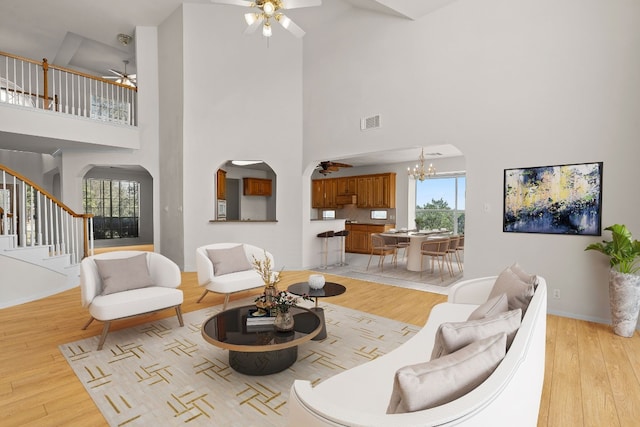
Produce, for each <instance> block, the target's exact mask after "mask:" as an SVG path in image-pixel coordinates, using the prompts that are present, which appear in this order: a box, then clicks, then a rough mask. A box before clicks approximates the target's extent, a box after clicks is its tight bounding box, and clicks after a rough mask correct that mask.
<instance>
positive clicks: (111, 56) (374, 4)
mask: <svg viewBox="0 0 640 427" xmlns="http://www.w3.org/2000/svg"><path fill="white" fill-rule="evenodd" d="M453 1H455V0H323V3H322V5H321V6H318V7H313V8H302V9H294V10H290V11H288V12H287V15H288V16H289V17H291V19H293V20H294V21H295V22H296V23H297V24H298V25H299V26H300V27H302V28H303V29H304V30H305V31H306V32H307V33H309V32H310V31H314V29H317V28H319V27H320V26H322V25H323V24H324V23H326V22H330V20H331V19H332V18H333V17H334V16H336V15H338V14H340V13H341V11H343V10H345V9H346V8H353V7H355V8H360V9H367V10H368V11H373V12H376V13H385V14H389V15H393V16H398V17H402V18H403V19H419V18H420V17H422V16H424V15H425V14H427V13H430V12H432V11H433V10H435V9H438V8H440V7H443V6H446V5H447V4H449V3H451V2H453ZM182 3H200V4H210V5H211V7H217V8H237V9H238V20H239V21H242V22H244V20H243V19H242V14H243V10H242V8H240V7H237V6H229V5H219V4H212V3H211V1H210V0H134V1H131V0H109V1H101V2H97V1H87V0H55V1H50V0H2V8H1V9H2V12H1V13H0V51H4V52H8V53H11V54H15V55H20V56H24V57H26V58H31V59H38V60H39V59H42V58H47V59H48V60H49V62H50V63H53V64H56V65H60V66H64V67H69V68H73V69H76V70H79V71H82V72H85V73H89V74H93V75H97V76H103V75H110V73H109V71H108V70H109V69H110V68H111V69H116V70H119V71H124V64H123V61H124V60H128V61H129V64H128V65H127V73H128V74H134V73H135V72H136V64H135V51H134V49H135V42H132V43H130V44H129V45H123V44H122V43H120V42H119V41H118V34H120V33H123V34H128V35H132V36H134V35H135V27H136V26H158V25H159V24H161V23H162V22H163V21H164V20H165V19H166V18H167V17H168V16H169V15H170V14H171V13H173V12H174V11H175V10H176V9H177V8H178V7H179V6H180V4H182ZM0 136H1V135H0ZM1 139H4V138H1ZM24 143H25V142H24V141H23V144H24ZM34 144H35V145H36V146H37V143H35V142H34ZM22 146H23V147H24V145H22ZM442 147H443V148H442V150H439V151H443V156H447V157H448V156H451V155H460V154H459V153H457V154H456V153H455V149H454V148H453V147H449V148H447V146H442ZM452 150H454V151H452ZM419 152H420V147H416V148H415V149H412V150H408V151H406V152H405V151H393V152H386V153H377V154H375V153H374V154H370V155H367V156H358V157H357V158H351V159H327V160H333V161H344V162H349V163H351V164H354V165H356V164H358V165H364V164H372V163H378V164H379V163H383V162H384V163H397V162H401V161H407V160H408V159H414V158H417V156H418V155H419Z"/></svg>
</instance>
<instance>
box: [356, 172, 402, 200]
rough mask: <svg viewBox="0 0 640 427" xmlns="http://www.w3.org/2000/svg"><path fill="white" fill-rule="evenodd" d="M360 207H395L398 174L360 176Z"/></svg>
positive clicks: (358, 193)
mask: <svg viewBox="0 0 640 427" xmlns="http://www.w3.org/2000/svg"><path fill="white" fill-rule="evenodd" d="M357 195H358V203H357V206H358V207H359V208H395V207H396V174H395V173H384V174H376V175H361V176H358V192H357Z"/></svg>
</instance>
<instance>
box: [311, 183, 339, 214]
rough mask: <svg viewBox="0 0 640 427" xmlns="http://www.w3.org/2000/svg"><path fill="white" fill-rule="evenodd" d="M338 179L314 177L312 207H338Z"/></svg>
mask: <svg viewBox="0 0 640 427" xmlns="http://www.w3.org/2000/svg"><path fill="white" fill-rule="evenodd" d="M337 181H338V180H337V179H314V180H313V181H311V184H312V188H311V207H312V208H336V207H338V205H337V203H336V192H337V188H338V182H337Z"/></svg>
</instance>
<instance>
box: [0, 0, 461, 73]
mask: <svg viewBox="0 0 640 427" xmlns="http://www.w3.org/2000/svg"><path fill="white" fill-rule="evenodd" d="M453 1H455V0H324V2H323V4H322V5H321V6H319V7H314V8H304V9H299V10H297V9H295V10H291V11H289V12H288V13H287V14H288V15H290V16H291V17H292V18H293V19H295V21H296V22H297V23H298V24H299V25H300V26H301V27H303V28H304V29H305V31H307V32H309V31H313V29H314V28H318V27H319V25H320V24H321V23H322V22H325V21H326V20H327V19H330V17H331V16H334V15H335V14H337V13H340V11H341V10H343V9H344V8H345V7H357V8H362V9H368V10H371V11H375V12H380V13H386V14H391V15H396V16H400V17H404V18H408V19H419V18H420V17H422V16H424V15H425V14H427V13H429V12H431V11H433V10H435V9H437V8H440V7H442V6H444V5H446V4H448V3H451V2H453ZM182 3H201V4H210V5H211V7H217V8H222V7H225V8H226V7H235V6H227V5H216V4H213V3H211V1H210V0H186V1H185V0H135V1H131V0H109V1H101V2H96V1H86V0H55V1H49V0H2V13H0V50H2V51H4V52H8V53H12V54H15V55H20V56H24V57H27V58H31V59H36V60H40V59H42V58H47V59H48V60H49V62H50V63H53V64H56V65H60V66H66V67H70V68H74V69H79V70H80V71H84V72H88V73H91V74H95V75H102V74H108V70H109V69H110V68H115V69H119V70H122V67H123V63H122V61H123V60H128V61H130V64H129V66H128V67H129V68H128V70H127V71H128V72H129V73H130V74H133V73H135V52H134V44H133V43H131V44H129V45H128V46H125V45H123V44H122V43H120V42H119V41H118V34H120V33H123V34H128V35H134V30H135V27H136V26H139V25H141V26H157V25H159V24H160V23H162V21H164V20H165V19H166V18H167V17H168V16H169V15H170V14H171V13H172V12H173V11H175V10H176V9H177V8H178V6H180V4H182ZM238 21H239V22H244V21H243V19H242V10H241V9H240V8H238Z"/></svg>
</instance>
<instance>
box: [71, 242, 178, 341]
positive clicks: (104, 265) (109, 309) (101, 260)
mask: <svg viewBox="0 0 640 427" xmlns="http://www.w3.org/2000/svg"><path fill="white" fill-rule="evenodd" d="M142 255H144V256H142ZM145 264H146V269H145ZM181 283H182V277H181V275H180V268H179V267H178V266H177V265H176V264H175V263H174V262H173V261H171V260H170V259H169V258H167V257H165V256H163V255H160V254H158V253H154V252H143V251H117V252H107V253H104V254H99V255H94V256H90V257H87V258H85V259H83V260H82V262H81V263H80V290H81V294H82V305H83V306H84V307H88V308H89V313H90V315H91V318H90V319H89V321H88V322H87V323H86V324H85V325H84V327H83V328H82V329H87V328H88V327H89V325H90V324H91V322H93V320H94V319H97V320H100V321H102V322H104V326H103V329H102V335H101V336H100V341H99V342H98V350H102V346H103V345H104V342H105V339H106V338H107V334H108V333H109V327H110V326H111V322H112V321H113V320H117V319H123V318H126V317H132V316H137V315H140V314H145V313H153V312H156V311H160V310H164V309H166V308H175V310H176V316H177V317H178V322H179V323H180V326H184V322H183V320H182V310H181V304H182V301H183V294H182V291H181V290H180V289H176V288H177V287H178V286H180V284H181Z"/></svg>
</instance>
